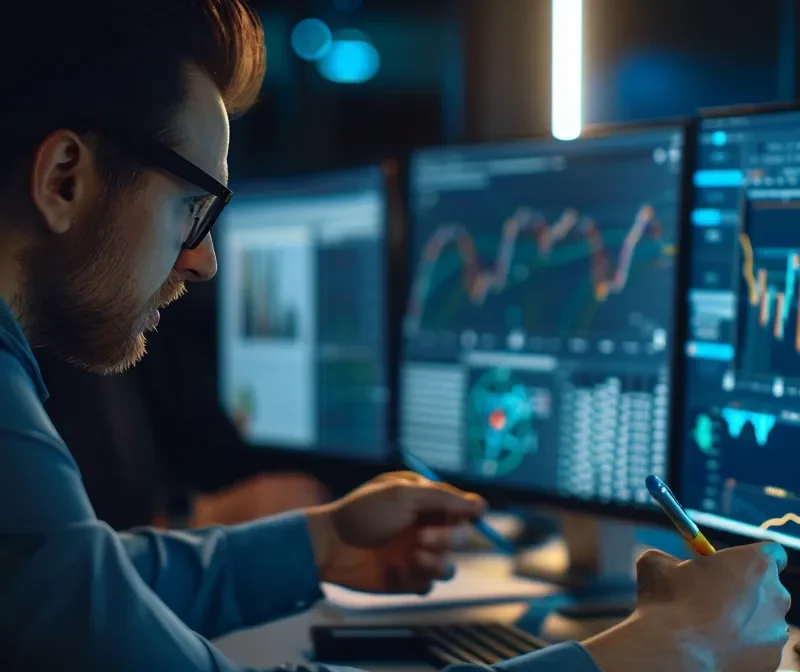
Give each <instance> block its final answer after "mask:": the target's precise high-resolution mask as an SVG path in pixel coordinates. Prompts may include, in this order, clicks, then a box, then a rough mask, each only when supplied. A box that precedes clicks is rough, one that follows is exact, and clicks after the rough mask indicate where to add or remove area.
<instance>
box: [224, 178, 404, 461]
mask: <svg viewBox="0 0 800 672" xmlns="http://www.w3.org/2000/svg"><path fill="white" fill-rule="evenodd" d="M219 237H220V241H219V254H220V264H219V266H220V294H219V297H220V298H219V317H220V321H219V336H220V338H219V346H220V347H219V391H220V397H221V401H222V404H223V407H224V408H225V409H226V410H227V412H228V414H229V415H230V417H231V419H232V420H233V422H234V423H235V424H236V426H237V427H238V429H239V431H240V433H241V435H242V437H243V438H244V439H245V441H247V442H248V443H250V444H252V445H253V446H255V447H273V448H285V449H288V450H297V451H316V452H318V453H322V454H325V455H328V456H332V457H343V458H352V459H356V460H383V459H385V458H386V457H387V456H388V454H389V448H388V445H389V437H388V432H389V430H388V408H389V396H390V395H389V382H388V375H387V370H388V364H387V354H386V353H387V347H386V343H387V334H386V329H387V319H386V314H387V313H386V307H387V305H386V304H387V293H386V291H385V290H386V286H387V275H388V274H387V272H386V268H387V257H388V255H387V247H386V242H387V183H386V179H385V175H384V171H383V170H382V169H381V168H380V167H377V166H376V167H369V168H364V169H355V170H347V171H341V172H336V173H330V174H328V173H326V174H322V175H319V174H317V175H306V176H302V177H295V178H291V179H286V180H274V181H267V182H259V183H255V184H250V185H243V186H241V187H239V188H238V189H235V194H234V199H233V201H232V202H231V204H230V205H229V206H228V209H227V210H226V211H225V215H224V221H223V222H221V225H220V226H219Z"/></svg>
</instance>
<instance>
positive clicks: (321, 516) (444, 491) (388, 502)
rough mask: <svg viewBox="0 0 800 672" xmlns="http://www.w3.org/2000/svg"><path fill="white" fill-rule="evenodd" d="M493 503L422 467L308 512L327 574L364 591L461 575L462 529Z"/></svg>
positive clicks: (426, 586) (420, 586) (426, 585)
mask: <svg viewBox="0 0 800 672" xmlns="http://www.w3.org/2000/svg"><path fill="white" fill-rule="evenodd" d="M485 509H486V503H485V502H484V501H483V500H482V499H481V498H480V497H478V496H477V495H474V494H470V493H466V492H462V491H461V490H458V489H457V488H454V487H453V486H450V485H446V484H443V483H433V482H431V481H428V480H427V479H425V478H423V477H422V476H418V475H417V474H413V473H410V472H400V473H394V474H385V475H383V476H379V477H378V478H376V479H374V480H372V481H370V482H369V483H367V484H366V485H363V486H361V487H360V488H358V489H357V490H354V491H353V492H352V493H350V494H349V495H347V496H346V497H344V498H343V499H340V500H339V501H337V502H333V503H332V504H328V505H326V506H321V507H316V508H313V509H310V510H309V511H308V526H309V532H310V534H311V541H312V545H313V547H314V555H315V558H316V561H317V567H318V568H319V572H320V577H321V579H322V580H323V581H327V582H329V583H336V584H338V585H341V586H345V587H347V588H351V589H353V590H360V591H364V592H371V593H417V594H425V593H427V592H428V591H429V590H430V589H431V586H432V583H433V581H436V580H447V579H450V578H452V576H453V573H454V570H453V566H452V564H451V563H450V560H449V553H450V550H451V548H452V544H453V536H454V531H455V528H456V527H457V526H459V525H464V524H467V523H469V522H470V521H473V520H475V519H477V518H479V517H480V516H481V515H482V514H483V512H484V510H485Z"/></svg>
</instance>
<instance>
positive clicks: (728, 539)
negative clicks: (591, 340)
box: [671, 101, 800, 594]
mask: <svg viewBox="0 0 800 672" xmlns="http://www.w3.org/2000/svg"><path fill="white" fill-rule="evenodd" d="M782 112H786V113H791V112H800V101H791V102H776V103H766V104H760V105H733V106H726V107H712V108H703V109H701V110H699V112H698V116H697V117H696V118H695V119H694V121H693V123H692V126H693V127H694V129H693V130H692V131H690V132H691V136H690V137H689V141H690V142H691V144H692V147H693V149H692V152H693V154H694V155H695V157H696V152H697V147H698V135H699V133H700V131H701V127H702V123H703V122H704V121H706V120H709V119H720V118H731V117H741V116H757V115H767V114H779V113H782ZM694 168H695V170H696V169H697V165H696V161H695V165H694ZM691 178H692V176H691V175H690V185H689V192H688V194H687V197H688V198H687V205H688V206H689V211H688V213H687V217H686V220H685V222H684V226H685V231H684V232H683V236H684V238H683V239H684V240H685V241H686V243H687V244H686V247H685V249H684V250H683V252H682V254H681V257H682V258H683V264H682V266H684V267H685V268H684V274H683V277H682V285H681V287H680V290H679V295H680V297H681V300H682V304H681V307H680V312H679V315H680V320H679V322H678V323H677V324H676V327H677V329H678V332H677V334H676V339H679V340H678V343H679V345H680V347H679V348H678V350H677V352H676V353H675V354H676V365H677V369H676V372H675V373H676V374H677V375H679V376H681V378H680V380H681V382H682V389H685V381H684V377H685V373H686V369H687V367H688V357H687V355H686V348H685V345H686V342H687V339H688V337H689V320H690V306H689V301H688V292H689V289H690V286H691V277H690V272H691V263H692V252H691V248H690V246H689V242H690V241H691V235H692V223H691V207H692V205H693V203H694V199H695V190H694V184H693V183H692V179H691ZM676 401H677V400H676ZM688 420H689V409H688V408H686V406H685V404H680V405H679V407H677V408H674V409H673V416H672V423H673V426H674V428H675V430H674V431H673V432H672V436H673V437H674V441H672V442H671V443H672V444H673V445H672V447H671V450H672V457H674V459H675V465H676V468H677V469H678V470H680V462H681V460H680V453H681V451H682V450H683V449H684V448H685V440H686V435H687V431H688V424H689V423H688ZM674 477H675V483H676V489H675V491H676V493H677V496H678V498H679V499H680V498H681V496H682V492H683V483H682V474H681V473H680V471H678V472H677V473H675V475H674ZM698 527H699V528H700V529H701V530H702V531H703V534H705V535H706V536H707V537H708V538H709V539H711V540H712V541H715V542H717V543H718V544H720V545H723V546H737V545H742V544H748V543H758V542H762V541H763V539H761V538H758V537H755V536H748V535H746V534H738V533H735V532H730V531H727V530H721V529H719V528H716V527H712V526H709V525H706V524H698ZM798 543H800V539H799V540H798ZM784 548H785V550H786V553H787V555H788V556H789V566H788V567H787V569H786V572H785V574H784V576H787V575H788V576H787V578H788V580H789V581H791V583H792V592H793V593H794V594H797V592H800V549H794V548H791V547H786V546H784Z"/></svg>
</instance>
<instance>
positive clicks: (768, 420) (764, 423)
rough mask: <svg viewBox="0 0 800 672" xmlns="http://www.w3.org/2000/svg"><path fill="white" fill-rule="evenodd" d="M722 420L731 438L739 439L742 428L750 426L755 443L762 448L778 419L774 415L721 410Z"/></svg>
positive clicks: (732, 409) (739, 410)
mask: <svg viewBox="0 0 800 672" xmlns="http://www.w3.org/2000/svg"><path fill="white" fill-rule="evenodd" d="M722 418H723V420H725V422H726V424H727V426H728V433H729V434H730V436H731V438H734V439H739V438H741V437H742V432H743V431H744V428H745V427H746V426H747V425H750V426H751V427H752V429H753V435H754V437H755V440H756V443H757V444H758V445H759V446H762V447H764V446H766V445H767V443H768V442H769V437H770V434H771V433H772V430H773V429H774V428H775V425H777V423H778V418H777V417H776V416H775V415H771V414H769V413H756V412H753V411H745V410H742V409H740V408H724V409H722Z"/></svg>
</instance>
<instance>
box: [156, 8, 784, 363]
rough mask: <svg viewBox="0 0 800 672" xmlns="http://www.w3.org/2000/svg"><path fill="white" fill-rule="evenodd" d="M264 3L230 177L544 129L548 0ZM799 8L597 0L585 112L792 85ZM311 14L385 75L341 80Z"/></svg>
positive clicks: (680, 109) (614, 116) (718, 102)
mask: <svg viewBox="0 0 800 672" xmlns="http://www.w3.org/2000/svg"><path fill="white" fill-rule="evenodd" d="M255 5H256V6H257V7H258V8H259V10H260V12H261V15H262V17H263V21H264V24H265V30H266V36H267V49H268V63H269V65H268V74H267V78H266V82H265V85H264V92H263V98H262V101H261V103H260V105H259V106H258V107H257V108H256V109H255V110H253V111H252V112H250V113H249V114H248V115H247V116H246V117H244V118H242V119H241V120H238V121H237V122H236V123H235V124H234V126H233V130H232V133H233V137H232V148H231V178H232V181H233V183H234V184H235V183H236V182H237V181H240V180H249V179H256V178H259V177H265V176H272V175H279V174H283V173H294V172H299V171H307V170H327V169H331V168H336V167H340V166H347V165H354V164H360V163H366V162H370V161H375V160H379V159H381V158H384V157H387V156H392V155H397V154H402V153H403V152H405V151H407V150H408V149H410V148H412V147H414V146H418V145H431V144H441V143H457V142H473V141H481V140H490V139H497V138H506V137H520V136H526V135H541V134H547V133H549V130H550V84H551V82H550V79H551V76H550V69H551V67H550V66H551V63H550V49H551V40H550V30H551V27H550V20H551V15H550V5H551V3H550V0H304V1H300V0H261V1H260V2H256V3H255ZM797 5H798V2H797V1H796V0H762V1H761V2H758V3H752V2H744V1H743V0H742V1H739V0H735V1H734V2H731V1H730V0H703V2H699V3H698V2H696V1H695V0H649V1H648V2H643V1H642V0H586V1H585V2H584V59H583V60H584V88H585V91H584V122H585V123H586V124H592V123H609V122H630V121H637V120H648V119H657V118H663V117H673V116H680V115H689V114H692V113H693V112H695V111H696V110H697V108H702V107H714V106H725V105H738V104H743V103H763V102H768V101H777V100H790V99H792V98H794V97H795V94H796V92H797V85H798V80H797V60H798V50H797V44H796V39H795V38H796V32H797V31H796V27H797V23H798V10H797ZM309 17H313V18H318V19H321V20H322V21H324V22H326V23H327V24H328V25H329V26H330V28H331V30H333V31H334V32H335V31H337V30H343V29H357V30H360V31H362V32H363V33H364V34H365V35H366V36H367V37H368V38H369V40H370V41H371V42H372V44H373V45H374V46H375V48H376V50H377V51H378V53H379V54H380V58H381V67H380V70H379V71H378V73H377V74H376V76H375V77H374V78H373V79H371V80H370V81H368V82H365V83H361V84H335V83H332V82H330V81H327V80H326V79H325V78H323V77H322V75H321V74H320V73H319V71H318V69H317V67H316V66H315V65H314V64H313V63H309V62H306V61H303V60H301V59H300V58H299V57H298V56H297V55H296V54H295V52H294V51H293V48H292V44H291V35H292V29H293V27H294V26H295V25H296V24H297V23H298V22H299V21H301V20H303V19H305V18H309ZM190 294H193V295H194V299H189V301H188V302H187V305H186V306H185V307H184V308H185V310H184V311H181V312H191V313H192V315H193V317H194V318H195V319H198V320H200V322H199V323H198V325H197V326H198V329H199V332H200V333H198V340H199V343H198V345H200V347H201V348H202V349H203V350H204V351H205V352H206V353H207V354H208V355H209V357H211V356H212V355H213V353H214V351H215V342H214V330H215V329H214V317H213V306H212V303H213V300H214V294H215V289H214V286H213V283H211V284H210V285H208V286H206V287H202V288H201V287H197V288H193V290H192V292H191V293H190ZM177 312H178V309H173V310H172V311H168V313H170V314H172V313H177ZM170 317H171V318H172V319H181V318H179V317H178V316H177V315H170ZM168 319H169V317H168ZM206 361H208V362H209V366H210V367H211V368H213V364H211V359H207V360H206Z"/></svg>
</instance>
